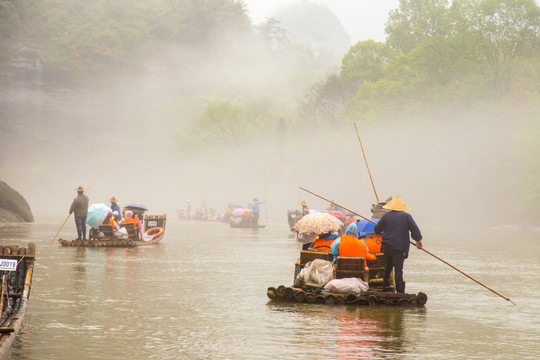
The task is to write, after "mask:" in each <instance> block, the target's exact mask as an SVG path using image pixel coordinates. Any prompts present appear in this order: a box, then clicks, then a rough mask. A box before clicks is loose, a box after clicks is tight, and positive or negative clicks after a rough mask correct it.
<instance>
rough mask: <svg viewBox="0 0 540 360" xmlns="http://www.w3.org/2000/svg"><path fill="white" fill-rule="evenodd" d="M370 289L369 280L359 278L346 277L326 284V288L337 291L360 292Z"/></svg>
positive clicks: (329, 290)
mask: <svg viewBox="0 0 540 360" xmlns="http://www.w3.org/2000/svg"><path fill="white" fill-rule="evenodd" d="M367 289H369V285H368V283H367V282H365V281H363V280H361V279H358V278H344V279H333V280H330V281H329V282H328V283H327V284H326V285H325V286H324V290H326V291H328V292H335V293H344V294H347V293H352V292H354V293H359V292H362V291H366V290H367Z"/></svg>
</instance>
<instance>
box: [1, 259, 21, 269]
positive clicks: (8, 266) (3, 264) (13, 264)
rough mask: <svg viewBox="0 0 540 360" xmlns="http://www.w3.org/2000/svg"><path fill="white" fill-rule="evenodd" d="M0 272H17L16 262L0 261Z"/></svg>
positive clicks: (9, 260) (10, 260)
mask: <svg viewBox="0 0 540 360" xmlns="http://www.w3.org/2000/svg"><path fill="white" fill-rule="evenodd" d="M0 270H1V271H15V270H17V260H12V259H0Z"/></svg>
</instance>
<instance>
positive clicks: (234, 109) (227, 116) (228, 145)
mask: <svg viewBox="0 0 540 360" xmlns="http://www.w3.org/2000/svg"><path fill="white" fill-rule="evenodd" d="M277 121H278V118H277V116H276V115H274V114H272V113H271V112H270V110H269V109H268V108H267V106H265V105H261V104H258V103H254V102H239V101H236V102H235V101H232V100H231V99H220V100H213V101H211V102H210V103H209V104H208V105H207V106H206V108H205V109H204V111H203V112H202V113H201V114H200V115H199V116H197V117H195V118H194V119H193V120H192V122H191V123H189V124H188V125H187V126H185V127H184V129H183V130H182V131H181V132H180V133H179V135H178V144H179V147H180V149H181V150H182V151H184V152H186V153H188V154H190V155H192V156H196V155H198V154H205V153H207V152H211V151H212V150H216V149H220V150H221V151H225V149H227V150H229V151H231V153H241V154H243V155H244V156H246V157H249V149H250V148H252V147H253V146H254V145H256V144H263V145H264V144H265V143H266V142H267V141H268V134H269V133H271V132H272V131H275V128H276V127H277Z"/></svg>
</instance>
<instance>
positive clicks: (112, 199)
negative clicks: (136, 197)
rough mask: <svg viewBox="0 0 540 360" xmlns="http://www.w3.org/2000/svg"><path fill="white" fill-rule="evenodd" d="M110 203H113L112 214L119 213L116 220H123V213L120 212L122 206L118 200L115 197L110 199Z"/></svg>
mask: <svg viewBox="0 0 540 360" xmlns="http://www.w3.org/2000/svg"><path fill="white" fill-rule="evenodd" d="M109 201H110V202H111V210H112V212H113V213H114V212H115V211H116V212H117V213H118V218H117V219H116V220H117V221H121V220H122V211H121V210H120V206H119V205H118V200H116V198H115V197H114V196H113V197H112V198H110V199H109Z"/></svg>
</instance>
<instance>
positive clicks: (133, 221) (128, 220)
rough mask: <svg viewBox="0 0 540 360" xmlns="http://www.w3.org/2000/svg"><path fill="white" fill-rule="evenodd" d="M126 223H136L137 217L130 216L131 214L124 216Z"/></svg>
mask: <svg viewBox="0 0 540 360" xmlns="http://www.w3.org/2000/svg"><path fill="white" fill-rule="evenodd" d="M124 223H125V224H127V223H135V219H133V218H132V217H129V216H124Z"/></svg>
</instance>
